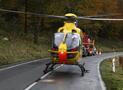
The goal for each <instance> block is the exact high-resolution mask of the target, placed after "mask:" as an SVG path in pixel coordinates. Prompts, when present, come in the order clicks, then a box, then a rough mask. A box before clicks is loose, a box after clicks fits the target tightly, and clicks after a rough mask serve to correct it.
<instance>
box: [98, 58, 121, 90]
mask: <svg viewBox="0 0 123 90" xmlns="http://www.w3.org/2000/svg"><path fill="white" fill-rule="evenodd" d="M100 69H101V74H102V78H103V80H104V82H105V84H106V87H107V90H123V69H122V68H121V66H120V65H118V64H117V65H116V73H113V72H112V62H111V59H109V60H105V61H103V62H102V63H101V68H100Z"/></svg>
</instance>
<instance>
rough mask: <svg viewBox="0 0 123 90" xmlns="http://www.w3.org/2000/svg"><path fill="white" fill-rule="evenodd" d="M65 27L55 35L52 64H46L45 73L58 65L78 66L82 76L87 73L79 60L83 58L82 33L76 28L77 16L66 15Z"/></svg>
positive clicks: (51, 51)
mask: <svg viewBox="0 0 123 90" xmlns="http://www.w3.org/2000/svg"><path fill="white" fill-rule="evenodd" d="M65 17H66V20H65V22H64V26H63V27H60V28H59V29H58V31H57V33H55V34H54V37H55V38H54V42H53V46H52V49H51V50H49V52H50V53H51V62H50V63H48V64H46V69H45V70H44V73H47V72H48V71H50V70H53V67H54V65H56V64H67V65H77V66H79V67H80V69H81V75H82V76H83V75H84V72H85V71H86V70H85V68H84V65H81V64H79V62H78V60H79V59H80V58H81V56H82V42H81V41H82V40H81V39H82V31H81V30H80V29H79V28H78V27H77V26H76V21H77V16H76V15H75V14H72V13H68V14H65Z"/></svg>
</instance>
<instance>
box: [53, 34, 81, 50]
mask: <svg viewBox="0 0 123 90" xmlns="http://www.w3.org/2000/svg"><path fill="white" fill-rule="evenodd" d="M62 42H64V43H66V45H67V50H71V49H74V48H77V47H79V44H80V36H79V34H77V33H68V34H66V36H65V34H64V33H55V34H54V47H56V48H57V47H59V45H60V44H61V43H62Z"/></svg>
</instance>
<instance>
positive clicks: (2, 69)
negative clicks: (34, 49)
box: [0, 58, 49, 71]
mask: <svg viewBox="0 0 123 90" xmlns="http://www.w3.org/2000/svg"><path fill="white" fill-rule="evenodd" d="M46 59H49V58H44V59H37V60H33V61H29V62H25V63H21V64H17V65H13V66H10V67H5V68H1V69H0V71H4V70H7V69H11V68H14V67H18V66H21V65H25V64H29V63H33V62H37V61H40V60H46Z"/></svg>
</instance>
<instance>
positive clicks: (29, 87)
mask: <svg viewBox="0 0 123 90" xmlns="http://www.w3.org/2000/svg"><path fill="white" fill-rule="evenodd" d="M37 83H38V82H34V83H33V84H31V85H29V86H28V87H27V88H26V89H24V90H30V89H31V88H32V87H33V86H34V85H36V84H37Z"/></svg>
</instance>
